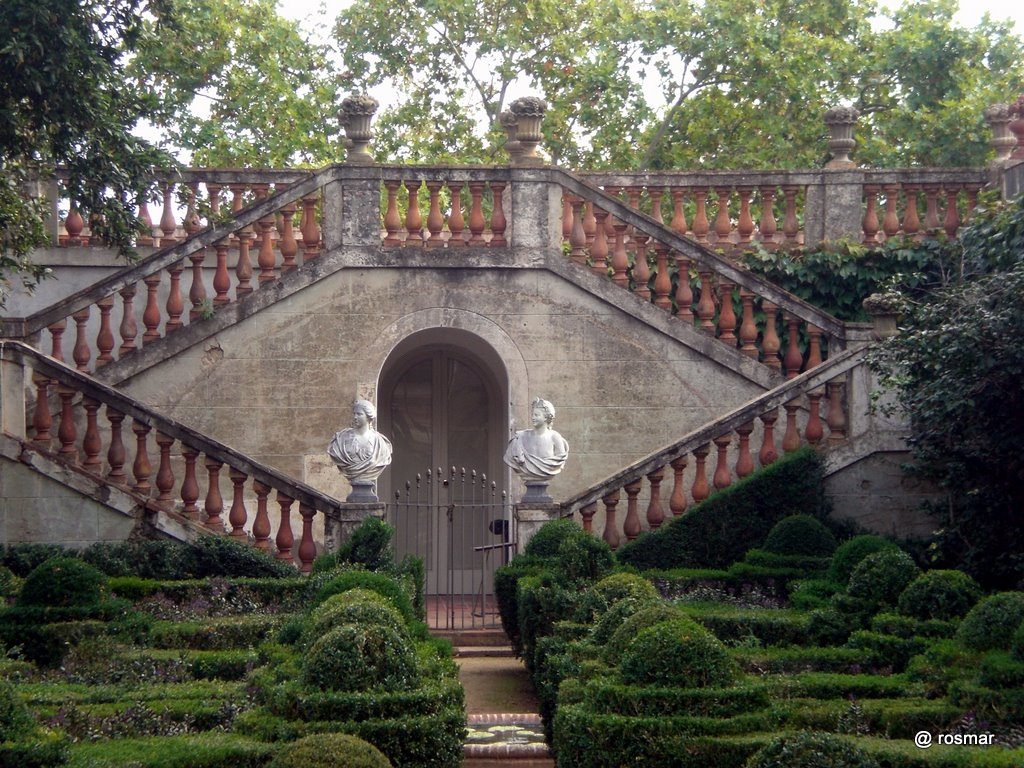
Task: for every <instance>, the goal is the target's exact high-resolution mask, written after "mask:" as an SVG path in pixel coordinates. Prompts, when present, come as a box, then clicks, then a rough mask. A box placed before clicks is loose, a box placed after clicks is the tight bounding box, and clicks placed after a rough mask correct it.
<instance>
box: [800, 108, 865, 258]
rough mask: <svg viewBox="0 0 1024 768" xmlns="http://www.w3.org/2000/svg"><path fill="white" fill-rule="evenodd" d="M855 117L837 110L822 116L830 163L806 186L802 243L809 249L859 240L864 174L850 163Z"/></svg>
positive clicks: (851, 112)
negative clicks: (829, 242)
mask: <svg viewBox="0 0 1024 768" xmlns="http://www.w3.org/2000/svg"><path fill="white" fill-rule="evenodd" d="M858 115H859V113H858V112H857V110H856V109H853V108H852V107H837V108H835V109H830V110H829V111H828V112H826V113H825V124H826V125H827V126H828V130H829V141H828V149H829V152H831V153H832V159H831V160H829V161H828V163H826V165H825V170H824V171H822V173H821V177H820V181H819V182H818V183H817V184H809V185H808V186H807V195H806V198H805V200H804V243H805V245H806V246H807V247H808V248H813V247H814V246H816V245H817V244H818V243H820V242H822V241H833V240H840V239H843V238H849V239H856V240H858V241H859V240H860V239H861V221H862V219H863V218H864V206H863V196H864V190H863V188H864V174H863V173H861V172H860V171H859V170H858V169H857V166H856V163H854V162H853V160H851V159H850V152H851V151H852V150H853V147H854V140H853V129H854V126H855V125H856V122H857V117H858Z"/></svg>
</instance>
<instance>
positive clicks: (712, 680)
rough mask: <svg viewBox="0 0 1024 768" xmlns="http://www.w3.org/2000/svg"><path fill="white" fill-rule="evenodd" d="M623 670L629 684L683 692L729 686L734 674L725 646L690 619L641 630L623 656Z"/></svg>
mask: <svg viewBox="0 0 1024 768" xmlns="http://www.w3.org/2000/svg"><path fill="white" fill-rule="evenodd" d="M620 669H621V674H622V680H623V682H625V683H627V684H632V685H653V684H658V685H676V686H679V687H681V688H706V687H717V686H723V685H728V684H729V683H731V682H732V679H733V676H734V673H735V670H734V667H733V663H732V659H730V658H729V654H727V653H726V651H725V646H723V645H722V643H721V642H720V641H719V640H718V638H716V637H715V636H714V635H712V634H711V633H710V632H708V631H707V630H706V629H704V628H703V627H701V626H700V625H698V624H696V623H695V622H693V621H690V620H688V619H676V620H675V621H668V622H665V623H663V624H656V625H654V626H653V627H648V628H647V629H644V630H641V631H640V633H639V634H638V635H637V636H636V638H635V639H634V640H633V641H632V642H631V643H630V644H629V645H628V646H627V647H626V652H625V653H623V654H622V664H621V666H620Z"/></svg>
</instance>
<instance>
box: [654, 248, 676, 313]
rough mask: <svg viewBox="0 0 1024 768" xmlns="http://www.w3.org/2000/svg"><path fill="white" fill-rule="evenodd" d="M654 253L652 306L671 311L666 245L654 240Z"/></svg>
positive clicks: (670, 286)
mask: <svg viewBox="0 0 1024 768" xmlns="http://www.w3.org/2000/svg"><path fill="white" fill-rule="evenodd" d="M654 255H655V258H656V260H657V264H658V273H657V274H656V275H655V276H654V306H656V307H661V308H662V309H664V310H667V311H671V309H672V298H671V296H670V295H669V294H671V293H672V278H671V277H669V274H668V246H666V245H662V244H661V243H658V242H656V243H655V244H654Z"/></svg>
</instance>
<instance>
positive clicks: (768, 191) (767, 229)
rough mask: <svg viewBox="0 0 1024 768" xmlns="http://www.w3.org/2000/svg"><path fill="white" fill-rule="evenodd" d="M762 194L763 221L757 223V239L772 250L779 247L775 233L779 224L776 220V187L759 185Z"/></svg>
mask: <svg viewBox="0 0 1024 768" xmlns="http://www.w3.org/2000/svg"><path fill="white" fill-rule="evenodd" d="M757 193H758V194H759V195H760V196H761V221H760V222H758V225H757V239H758V242H760V243H761V244H762V245H763V246H764V247H765V248H767V249H768V250H772V249H774V248H776V247H777V244H776V242H775V233H776V232H777V231H778V225H777V224H776V222H775V187H758V190H757Z"/></svg>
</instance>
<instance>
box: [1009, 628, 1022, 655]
mask: <svg viewBox="0 0 1024 768" xmlns="http://www.w3.org/2000/svg"><path fill="white" fill-rule="evenodd" d="M1010 650H1011V651H1012V652H1013V658H1015V659H1017V660H1018V661H1024V621H1022V622H1021V623H1020V626H1019V627H1017V630H1016V631H1015V632H1014V633H1013V637H1012V638H1010Z"/></svg>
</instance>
